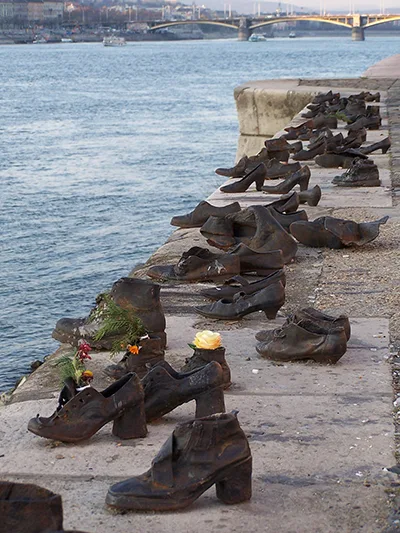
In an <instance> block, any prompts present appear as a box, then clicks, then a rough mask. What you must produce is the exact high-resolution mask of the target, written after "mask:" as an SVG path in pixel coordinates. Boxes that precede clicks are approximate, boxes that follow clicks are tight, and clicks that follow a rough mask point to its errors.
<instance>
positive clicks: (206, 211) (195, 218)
mask: <svg viewBox="0 0 400 533" xmlns="http://www.w3.org/2000/svg"><path fill="white" fill-rule="evenodd" d="M238 211H240V204H239V203H238V202H233V203H232V204H229V205H225V206H223V207H216V206H214V205H211V204H209V203H208V202H206V201H202V202H200V203H199V204H198V205H197V207H196V208H195V209H194V210H193V211H191V212H190V213H188V214H187V215H181V216H175V217H172V219H171V225H172V226H178V227H180V228H200V227H201V226H202V225H203V224H204V222H206V221H207V219H208V218H209V217H211V216H214V217H223V216H225V215H228V214H229V213H237V212H238Z"/></svg>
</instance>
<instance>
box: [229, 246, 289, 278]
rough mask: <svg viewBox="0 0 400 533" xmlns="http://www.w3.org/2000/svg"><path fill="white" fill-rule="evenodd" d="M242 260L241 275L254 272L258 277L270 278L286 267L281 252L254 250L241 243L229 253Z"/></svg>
mask: <svg viewBox="0 0 400 533" xmlns="http://www.w3.org/2000/svg"><path fill="white" fill-rule="evenodd" d="M228 253H229V254H231V255H235V256H237V257H239V258H240V273H241V274H245V273H248V274H249V273H251V272H254V273H255V274H256V275H257V276H269V275H270V274H272V273H273V272H276V271H277V270H280V269H282V268H283V267H284V262H283V254H282V252H281V250H265V251H261V250H252V249H251V248H249V247H248V246H246V245H245V244H244V243H242V242H241V243H239V244H238V245H236V246H235V247H233V248H231V249H230V250H229V252H228Z"/></svg>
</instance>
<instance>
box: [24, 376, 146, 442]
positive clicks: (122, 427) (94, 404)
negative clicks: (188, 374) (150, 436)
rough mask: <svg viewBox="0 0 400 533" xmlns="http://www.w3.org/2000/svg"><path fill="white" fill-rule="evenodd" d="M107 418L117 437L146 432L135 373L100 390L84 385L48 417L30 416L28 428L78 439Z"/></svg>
mask: <svg viewBox="0 0 400 533" xmlns="http://www.w3.org/2000/svg"><path fill="white" fill-rule="evenodd" d="M111 421H114V425H113V430H112V432H113V435H115V436H116V437H119V438H120V439H136V438H141V437H145V436H146V435H147V428H146V419H145V414H144V392H143V387H142V385H141V383H140V380H139V378H138V376H137V375H136V374H132V373H130V374H127V375H126V376H124V377H123V378H121V379H120V380H118V381H116V382H115V383H113V384H112V385H110V386H109V387H107V389H105V390H103V391H102V392H98V391H97V390H96V389H94V388H93V387H85V388H84V389H83V390H81V391H80V392H79V393H78V394H76V395H75V396H74V397H73V398H72V399H71V400H70V401H69V402H67V403H66V404H65V405H64V406H63V407H62V409H60V410H59V411H56V412H55V413H54V414H53V415H52V416H50V417H49V418H44V417H40V416H37V417H36V418H32V419H31V420H30V421H29V424H28V430H29V431H31V432H32V433H34V434H35V435H39V437H44V438H46V439H54V440H60V441H62V442H79V441H82V440H86V439H89V438H90V437H91V436H92V435H94V434H95V433H97V431H98V430H99V429H100V428H102V427H103V426H104V425H105V424H107V423H108V422H111Z"/></svg>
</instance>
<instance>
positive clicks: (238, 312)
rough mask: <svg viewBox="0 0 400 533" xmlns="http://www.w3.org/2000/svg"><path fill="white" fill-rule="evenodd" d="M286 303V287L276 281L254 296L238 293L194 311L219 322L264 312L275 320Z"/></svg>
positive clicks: (253, 294)
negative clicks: (230, 297)
mask: <svg viewBox="0 0 400 533" xmlns="http://www.w3.org/2000/svg"><path fill="white" fill-rule="evenodd" d="M284 303H285V287H284V286H283V284H282V283H281V282H280V281H275V282H274V283H271V284H270V285H268V286H267V287H265V288H264V289H261V290H259V291H257V292H254V293H252V294H245V293H244V292H238V293H236V294H235V295H234V296H233V298H232V299H228V298H223V299H221V300H218V301H217V302H213V303H212V304H210V305H202V306H199V307H195V308H194V309H195V311H196V312H197V313H199V315H202V316H205V317H207V318H216V319H218V320H238V319H240V318H243V317H244V316H246V315H249V314H250V313H254V312H256V311H264V313H265V315H266V317H267V318H269V319H271V320H273V319H274V318H276V315H277V313H278V311H279V309H280V308H281V307H282V305H283V304H284Z"/></svg>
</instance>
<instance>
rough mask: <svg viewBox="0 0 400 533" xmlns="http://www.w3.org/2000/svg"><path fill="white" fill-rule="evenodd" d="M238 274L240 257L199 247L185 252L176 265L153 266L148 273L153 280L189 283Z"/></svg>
mask: <svg viewBox="0 0 400 533" xmlns="http://www.w3.org/2000/svg"><path fill="white" fill-rule="evenodd" d="M236 274H240V259H239V257H236V256H233V255H229V254H221V253H219V254H214V253H212V252H210V250H207V249H206V248H200V247H198V246H194V247H193V248H190V249H189V250H188V251H187V252H184V253H183V254H182V257H181V258H180V260H179V261H178V263H177V264H176V265H157V266H152V267H150V268H149V269H148V271H147V275H148V276H150V277H152V278H157V279H168V280H175V281H189V282H192V281H206V280H214V279H216V280H218V279H224V278H225V279H227V278H230V277H232V276H235V275H236Z"/></svg>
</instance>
